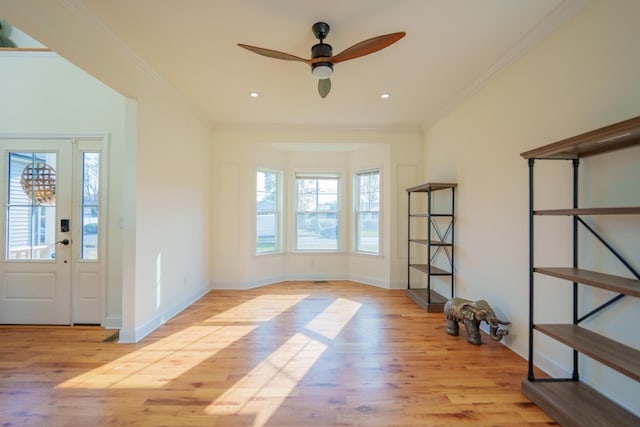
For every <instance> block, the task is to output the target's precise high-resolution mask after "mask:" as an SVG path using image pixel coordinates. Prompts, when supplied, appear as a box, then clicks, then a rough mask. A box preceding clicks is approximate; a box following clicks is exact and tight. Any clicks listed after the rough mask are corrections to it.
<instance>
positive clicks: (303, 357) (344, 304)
mask: <svg viewBox="0 0 640 427" xmlns="http://www.w3.org/2000/svg"><path fill="white" fill-rule="evenodd" d="M361 306H362V304H360V303H357V302H354V301H350V300H347V299H344V298H339V299H337V300H336V301H334V302H333V303H332V304H331V305H330V306H329V307H327V308H326V309H325V310H324V311H323V312H322V313H320V314H318V315H317V316H316V317H315V318H314V319H313V320H311V321H310V322H309V323H307V325H306V326H305V328H306V329H308V330H309V331H312V332H314V333H316V334H320V335H322V336H324V337H326V338H327V339H328V340H332V339H335V338H336V337H337V336H338V334H339V333H340V331H342V329H343V328H344V327H345V326H346V325H347V324H348V323H349V321H350V320H351V318H352V317H353V316H354V315H355V314H356V313H357V312H358V310H359V309H360V307H361ZM327 347H328V346H327V345H326V344H324V343H323V342H321V341H320V340H317V339H313V338H310V337H308V336H307V335H305V334H304V333H302V332H298V333H296V334H295V335H294V336H293V337H291V338H290V339H288V340H287V341H286V342H285V343H284V344H282V345H281V346H280V347H279V348H278V349H277V350H276V351H274V352H273V353H272V354H271V355H270V356H269V357H268V358H267V359H266V360H265V361H263V362H262V363H260V364H259V365H258V366H256V367H255V368H254V369H253V370H252V371H251V372H249V373H248V374H247V375H245V376H244V377H243V378H242V379H241V380H240V381H238V382H237V383H236V384H235V385H234V386H233V387H231V388H229V389H228V390H227V391H226V392H225V393H224V394H223V395H221V396H220V397H219V398H217V399H216V400H215V401H214V402H213V403H211V405H209V406H208V407H207V409H206V413H207V414H211V415H251V416H253V417H254V423H253V426H254V427H262V426H264V425H265V424H266V423H267V421H269V419H270V418H271V416H272V415H273V414H274V413H275V412H276V411H277V410H278V408H279V407H280V405H281V404H282V403H283V402H284V400H285V399H286V398H287V397H288V396H290V395H291V393H292V392H293V390H294V389H295V387H296V385H297V384H298V382H299V381H301V380H302V378H304V376H305V375H306V373H307V372H308V371H309V369H311V368H312V367H313V365H314V364H315V363H316V361H317V360H318V359H319V358H320V357H321V356H322V354H323V353H324V352H325V350H326V349H327Z"/></svg>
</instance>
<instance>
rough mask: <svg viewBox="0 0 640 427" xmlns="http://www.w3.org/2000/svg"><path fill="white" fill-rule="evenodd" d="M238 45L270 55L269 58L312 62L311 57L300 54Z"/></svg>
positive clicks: (254, 51) (259, 53) (263, 54)
mask: <svg viewBox="0 0 640 427" xmlns="http://www.w3.org/2000/svg"><path fill="white" fill-rule="evenodd" d="M238 46H240V47H242V48H244V49H247V50H250V51H251V52H253V53H257V54H258V55H262V56H268V57H269V58H275V59H284V60H285V61H299V62H304V63H306V64H311V61H310V60H309V59H304V58H300V57H299V56H295V55H291V54H289V53H284V52H280V51H277V50H273V49H265V48H263V47H255V46H249V45H246V44H242V43H238Z"/></svg>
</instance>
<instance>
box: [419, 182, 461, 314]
mask: <svg viewBox="0 0 640 427" xmlns="http://www.w3.org/2000/svg"><path fill="white" fill-rule="evenodd" d="M456 187H457V184H454V183H426V184H421V185H418V186H415V187H411V188H407V200H408V211H407V212H408V234H407V235H408V236H409V238H408V242H407V245H408V247H407V254H408V265H407V296H408V297H409V298H411V299H412V300H413V301H415V302H416V303H417V304H418V305H420V306H421V307H422V308H424V309H425V310H426V311H428V312H442V311H443V310H444V304H445V303H446V302H447V298H446V297H444V296H443V295H441V294H440V293H438V292H436V291H435V290H434V289H433V287H432V279H433V277H434V276H445V277H449V278H450V281H451V294H450V297H453V286H454V251H453V249H454V235H455V221H454V218H455V190H456ZM435 191H449V192H450V194H451V200H450V204H449V209H447V211H446V212H435V211H434V209H433V205H434V200H433V193H434V192H435ZM414 193H425V195H426V206H422V208H423V209H426V211H421V212H420V213H412V207H411V195H412V194H414ZM414 197H415V196H414ZM412 222H415V223H414V224H412ZM422 229H426V230H424V231H423V234H426V236H424V235H423V236H419V237H418V236H417V234H419V232H420V230H422ZM412 245H420V246H422V247H424V248H425V251H426V256H424V257H423V259H421V260H419V261H420V262H412V260H411V253H412ZM441 255H444V256H445V257H446V259H447V261H446V262H445V263H444V264H445V265H444V266H436V265H435V262H436V259H437V258H438V257H439V256H441ZM412 271H417V272H420V273H419V274H423V275H424V276H425V281H426V287H425V288H422V287H420V288H412V287H411V273H412Z"/></svg>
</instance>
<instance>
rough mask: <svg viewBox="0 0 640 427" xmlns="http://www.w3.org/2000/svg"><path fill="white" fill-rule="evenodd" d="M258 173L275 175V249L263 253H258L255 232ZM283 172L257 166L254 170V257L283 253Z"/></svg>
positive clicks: (256, 231) (256, 234) (256, 232)
mask: <svg viewBox="0 0 640 427" xmlns="http://www.w3.org/2000/svg"><path fill="white" fill-rule="evenodd" d="M258 172H263V173H272V174H275V175H276V177H277V178H276V180H277V183H276V191H277V193H276V215H277V220H276V227H277V230H276V233H275V235H276V242H277V244H276V248H275V250H273V251H265V252H258V230H257V215H258V206H257V202H256V194H257V192H258V187H257V182H256V177H257V175H258ZM283 181H284V172H283V171H282V170H278V169H273V168H268V167H261V166H258V167H256V169H255V172H254V174H253V182H254V191H253V212H254V215H253V216H254V221H253V238H254V245H253V254H254V255H255V256H268V255H279V254H282V253H283V252H284V230H283V228H284V227H283V224H284V215H285V213H284V210H283V206H284V203H283V199H284V197H283V189H284V183H283Z"/></svg>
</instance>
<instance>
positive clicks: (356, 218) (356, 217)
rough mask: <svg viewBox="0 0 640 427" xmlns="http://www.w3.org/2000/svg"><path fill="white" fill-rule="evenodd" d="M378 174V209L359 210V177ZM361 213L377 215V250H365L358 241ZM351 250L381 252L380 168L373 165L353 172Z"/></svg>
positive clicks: (371, 252)
mask: <svg viewBox="0 0 640 427" xmlns="http://www.w3.org/2000/svg"><path fill="white" fill-rule="evenodd" d="M371 175H378V191H377V192H378V210H360V178H361V177H363V176H371ZM361 214H377V215H378V244H377V246H378V250H377V251H373V250H366V249H363V248H362V247H361V242H360V235H359V232H360V221H361V220H360V217H361ZM352 224H353V233H352V239H353V252H354V253H357V254H364V255H381V254H382V168H380V167H374V168H368V169H360V170H356V171H354V172H353V217H352Z"/></svg>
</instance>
